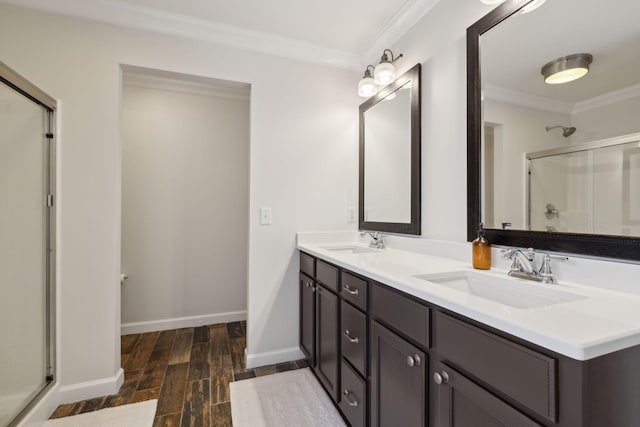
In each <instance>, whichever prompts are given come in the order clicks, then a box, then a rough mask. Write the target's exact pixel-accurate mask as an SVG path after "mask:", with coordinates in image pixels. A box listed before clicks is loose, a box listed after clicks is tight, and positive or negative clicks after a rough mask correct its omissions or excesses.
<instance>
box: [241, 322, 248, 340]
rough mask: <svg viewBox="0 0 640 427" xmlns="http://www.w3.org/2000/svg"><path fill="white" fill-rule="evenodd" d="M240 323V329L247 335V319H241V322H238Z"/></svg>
mask: <svg viewBox="0 0 640 427" xmlns="http://www.w3.org/2000/svg"><path fill="white" fill-rule="evenodd" d="M240 324H241V325H242V331H243V332H244V336H245V337H246V336H247V321H246V320H243V321H242V322H240Z"/></svg>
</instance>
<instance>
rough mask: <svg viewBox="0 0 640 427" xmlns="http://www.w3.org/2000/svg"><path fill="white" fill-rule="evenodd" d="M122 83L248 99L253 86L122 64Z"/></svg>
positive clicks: (241, 99)
mask: <svg viewBox="0 0 640 427" xmlns="http://www.w3.org/2000/svg"><path fill="white" fill-rule="evenodd" d="M122 84H123V85H127V86H137V87H144V88H151V89H160V90H167V91H171V92H180V93H189V94H193V95H201V96H213V97H217V98H227V99H235V100H240V101H248V100H249V97H250V92H251V86H250V85H249V84H247V83H236V82H230V81H227V80H218V79H212V78H206V77H199V76H191V75H188V74H181V73H172V72H168V71H159V70H152V69H148V68H142V67H135V66H131V65H122Z"/></svg>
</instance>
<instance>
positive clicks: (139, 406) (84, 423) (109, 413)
mask: <svg viewBox="0 0 640 427" xmlns="http://www.w3.org/2000/svg"><path fill="white" fill-rule="evenodd" d="M157 404H158V401H157V400H146V401H144V402H140V403H132V404H130V405H122V406H116V407H114V408H105V409H100V410H99V411H95V412H87V413H86V414H80V415H74V416H71V417H64V418H56V419H55V420H49V421H47V422H46V423H44V427H151V426H153V418H154V417H155V415H156V406H157Z"/></svg>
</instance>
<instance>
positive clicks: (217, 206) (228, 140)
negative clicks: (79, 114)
mask: <svg viewBox="0 0 640 427" xmlns="http://www.w3.org/2000/svg"><path fill="white" fill-rule="evenodd" d="M249 125H250V124H249V95H248V88H247V94H246V99H244V100H243V99H232V98H223V97H219V96H204V95H197V94H191V93H185V92H176V91H169V90H162V89H156V88H151V87H140V86H131V85H126V84H125V86H124V87H123V92H122V271H123V272H126V273H127V274H128V276H129V278H128V279H127V281H126V282H125V283H124V285H123V287H122V324H123V325H122V327H123V333H132V332H140V331H151V330H159V329H171V328H176V327H184V326H187V325H193V324H197V323H198V322H200V323H205V324H207V323H219V322H225V321H232V320H240V319H241V318H246V305H247V252H248V251H247V246H248V231H249V230H248V229H249V224H248V216H249V206H248V205H249ZM183 318H187V319H183Z"/></svg>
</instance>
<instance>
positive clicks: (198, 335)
mask: <svg viewBox="0 0 640 427" xmlns="http://www.w3.org/2000/svg"><path fill="white" fill-rule="evenodd" d="M200 342H206V343H208V342H209V326H198V327H197V328H194V329H193V343H194V344H196V343H200Z"/></svg>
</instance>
